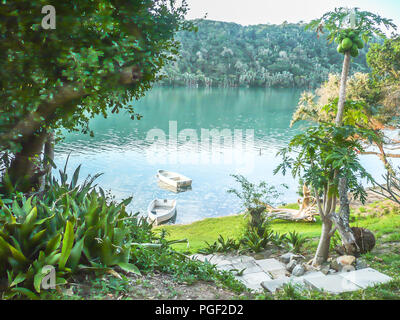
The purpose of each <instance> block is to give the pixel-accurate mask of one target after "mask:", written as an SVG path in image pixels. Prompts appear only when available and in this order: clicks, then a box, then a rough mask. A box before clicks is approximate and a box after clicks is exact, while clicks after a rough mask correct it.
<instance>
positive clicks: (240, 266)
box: [233, 261, 263, 274]
mask: <svg viewBox="0 0 400 320" xmlns="http://www.w3.org/2000/svg"><path fill="white" fill-rule="evenodd" d="M233 267H234V269H237V270H238V271H242V270H243V274H248V273H255V272H262V271H263V270H262V269H261V268H260V266H258V265H257V264H255V263H254V262H252V261H249V262H239V263H234V264H233Z"/></svg>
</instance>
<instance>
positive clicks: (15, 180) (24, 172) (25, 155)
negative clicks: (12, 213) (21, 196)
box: [8, 132, 46, 192]
mask: <svg viewBox="0 0 400 320" xmlns="http://www.w3.org/2000/svg"><path fill="white" fill-rule="evenodd" d="M45 137H46V134H45V133H44V132H42V133H38V134H32V135H30V136H29V137H27V138H26V139H25V140H24V141H23V142H22V143H21V147H22V149H21V151H19V152H17V153H16V154H15V156H14V159H13V160H12V161H11V165H10V168H9V170H8V174H9V177H10V180H11V183H12V184H13V185H14V186H16V188H17V190H18V191H21V192H29V191H32V188H35V189H36V188H37V187H39V185H40V177H41V176H42V175H43V172H42V170H41V166H40V162H41V159H40V155H41V153H42V151H43V145H44V141H45Z"/></svg>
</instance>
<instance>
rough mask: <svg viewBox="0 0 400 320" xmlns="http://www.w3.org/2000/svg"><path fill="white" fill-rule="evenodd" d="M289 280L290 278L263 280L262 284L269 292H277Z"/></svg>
mask: <svg viewBox="0 0 400 320" xmlns="http://www.w3.org/2000/svg"><path fill="white" fill-rule="evenodd" d="M288 282H289V278H288V277H286V278H281V279H273V280H268V281H263V282H261V286H262V287H263V288H264V289H266V290H268V291H269V292H272V293H275V291H276V290H278V289H280V288H282V287H283V285H284V284H286V283H288Z"/></svg>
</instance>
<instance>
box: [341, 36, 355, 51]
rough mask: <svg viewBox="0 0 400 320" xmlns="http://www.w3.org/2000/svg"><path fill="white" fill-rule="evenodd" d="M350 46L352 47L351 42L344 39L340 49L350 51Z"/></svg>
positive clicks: (348, 39)
mask: <svg viewBox="0 0 400 320" xmlns="http://www.w3.org/2000/svg"><path fill="white" fill-rule="evenodd" d="M352 46H353V41H351V39H350V38H345V39H343V41H342V48H343V49H344V50H345V51H347V50H350V49H351V47H352Z"/></svg>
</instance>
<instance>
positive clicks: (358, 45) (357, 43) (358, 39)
mask: <svg viewBox="0 0 400 320" xmlns="http://www.w3.org/2000/svg"><path fill="white" fill-rule="evenodd" d="M354 43H355V44H356V45H357V48H358V49H362V48H364V41H362V40H361V39H360V38H357V39H356V40H354Z"/></svg>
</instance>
